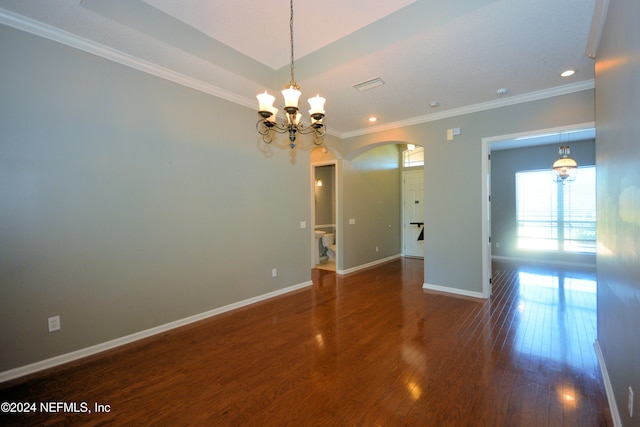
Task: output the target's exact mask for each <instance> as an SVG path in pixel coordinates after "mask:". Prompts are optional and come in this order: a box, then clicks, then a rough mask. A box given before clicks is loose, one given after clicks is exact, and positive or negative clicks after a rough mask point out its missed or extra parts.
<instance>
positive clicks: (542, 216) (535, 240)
mask: <svg viewBox="0 0 640 427" xmlns="http://www.w3.org/2000/svg"><path fill="white" fill-rule="evenodd" d="M551 176H552V175H551V172H549V171H547V170H543V171H523V172H517V173H516V220H517V227H518V242H517V246H518V248H519V249H529V250H541V251H545V250H546V251H564V252H583V253H595V252H596V168H595V166H583V167H580V168H579V169H578V175H577V178H576V180H575V181H573V182H570V183H567V184H564V185H563V184H562V183H556V182H554V181H553V179H552V178H551Z"/></svg>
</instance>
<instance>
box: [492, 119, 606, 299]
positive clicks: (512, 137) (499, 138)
mask: <svg viewBox="0 0 640 427" xmlns="http://www.w3.org/2000/svg"><path fill="white" fill-rule="evenodd" d="M590 129H595V122H587V123H578V124H574V125H566V126H559V127H554V128H547V129H538V130H533V131H527V132H519V133H512V134H507V135H496V136H490V137H485V138H482V154H481V159H482V166H481V172H480V173H481V175H480V179H481V182H482V186H481V187H482V190H481V191H482V209H481V210H482V242H483V243H482V295H483V297H484V298H489V297H490V296H491V292H492V289H491V244H492V243H491V240H490V238H491V203H490V202H489V196H490V191H491V187H490V186H491V162H490V157H489V155H490V154H491V145H492V144H497V143H500V142H505V141H517V140H522V144H521V145H519V146H520V147H527V146H530V145H531V144H529V143H527V141H526V140H527V139H531V138H535V137H539V136H542V135H549V134H556V133H563V132H570V131H583V130H590ZM553 160H554V159H549V170H551V163H553Z"/></svg>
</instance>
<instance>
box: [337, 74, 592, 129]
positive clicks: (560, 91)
mask: <svg viewBox="0 0 640 427" xmlns="http://www.w3.org/2000/svg"><path fill="white" fill-rule="evenodd" d="M594 87H595V81H594V80H593V79H590V80H584V81H581V82H577V83H572V84H568V85H563V86H557V87H554V88H551V89H544V90H539V91H536V92H529V93H525V94H523V95H517V96H511V97H509V98H504V99H498V100H495V101H489V102H482V103H480V104H474V105H468V106H466V107H461V108H454V109H451V110H447V111H442V112H439V113H434V114H427V115H425V116H419V117H414V118H411V119H406V120H400V121H397V122H392V123H387V124H385V125H379V126H373V127H370V128H364V129H359V130H354V131H349V132H344V133H343V134H342V135H341V137H342V138H343V139H346V138H352V137H354V136H361V135H368V134H372V133H377V132H382V131H386V130H392V129H398V128H402V127H407V126H413V125H418V124H421V123H427V122H433V121H436V120H442V119H447V118H450V117H457V116H461V115H463V114H471V113H477V112H480V111H485V110H491V109H494V108H499V107H506V106H509V105H515V104H522V103H525V102H531V101H538V100H540V99H546V98H552V97H554V96H559V95H566V94H570V93H574V92H581V91H583V90H588V89H593V88H594Z"/></svg>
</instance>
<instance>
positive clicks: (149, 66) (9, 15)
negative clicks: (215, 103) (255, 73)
mask: <svg viewBox="0 0 640 427" xmlns="http://www.w3.org/2000/svg"><path fill="white" fill-rule="evenodd" d="M0 24H4V25H7V26H9V27H12V28H15V29H18V30H22V31H25V32H27V33H30V34H34V35H36V36H40V37H43V38H46V39H49V40H52V41H54V42H58V43H61V44H63V45H66V46H69V47H72V48H75V49H78V50H82V51H84V52H87V53H91V54H93V55H96V56H99V57H102V58H105V59H107V60H109V61H113V62H116V63H119V64H121V65H125V66H127V67H130V68H133V69H136V70H138V71H142V72H144V73H147V74H151V75H153V76H156V77H160V78H161V79H164V80H168V81H171V82H174V83H177V84H179V85H182V86H186V87H188V88H191V89H195V90H197V91H200V92H204V93H207V94H209V95H213V96H216V97H218V98H222V99H224V100H227V101H229V102H233V103H235V104H239V105H243V106H245V107H249V108H253V109H255V101H254V100H252V99H248V98H246V97H243V96H240V95H238V94H235V93H233V92H230V91H228V90H226V89H222V88H220V87H218V86H215V85H212V84H210V83H206V82H203V81H202V80H198V79H194V78H192V77H189V76H187V75H185V74H182V73H179V72H177V71H174V70H171V69H169V68H166V67H162V66H160V65H157V64H154V63H152V62H149V61H145V60H143V59H140V58H136V57H134V56H132V55H129V54H127V53H124V52H122V51H119V50H117V49H113V48H111V47H108V46H105V45H103V44H100V43H97V42H94V41H92V40H89V39H86V38H84V37H81V36H78V35H76V34H73V33H70V32H68V31H64V30H61V29H59V28H56V27H52V26H50V25H47V24H45V23H42V22H40V21H36V20H34V19H31V18H27V17H24V16H22V15H18V14H16V13H13V12H10V11H8V10H6V9H1V8H0Z"/></svg>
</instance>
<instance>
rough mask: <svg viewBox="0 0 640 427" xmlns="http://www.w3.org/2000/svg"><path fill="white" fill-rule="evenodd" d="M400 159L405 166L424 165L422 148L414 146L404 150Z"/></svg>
mask: <svg viewBox="0 0 640 427" xmlns="http://www.w3.org/2000/svg"><path fill="white" fill-rule="evenodd" d="M402 159H403V165H404V167H405V168H411V167H414V166H424V148H423V147H415V148H414V149H413V150H404V151H403V152H402Z"/></svg>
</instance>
